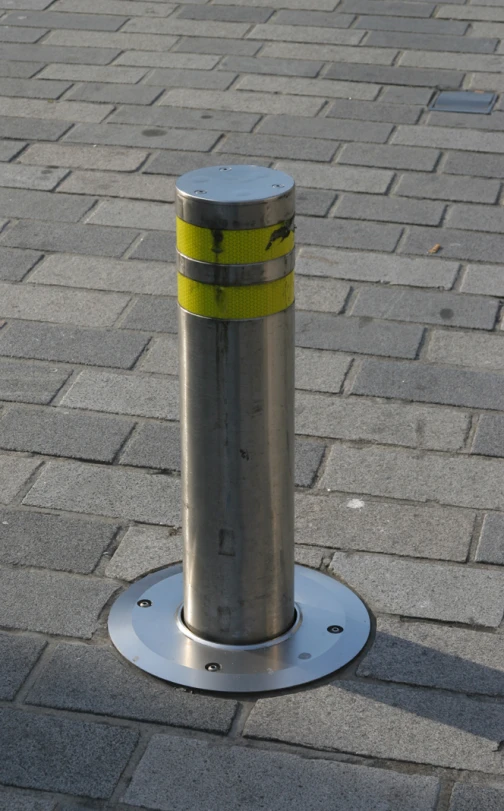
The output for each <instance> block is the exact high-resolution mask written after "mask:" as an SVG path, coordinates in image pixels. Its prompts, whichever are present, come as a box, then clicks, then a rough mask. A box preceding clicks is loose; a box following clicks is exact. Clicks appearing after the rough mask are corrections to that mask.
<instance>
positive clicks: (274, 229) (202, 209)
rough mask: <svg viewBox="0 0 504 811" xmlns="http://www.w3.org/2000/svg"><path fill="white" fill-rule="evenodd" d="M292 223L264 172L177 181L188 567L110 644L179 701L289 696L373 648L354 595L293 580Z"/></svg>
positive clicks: (126, 601)
mask: <svg viewBox="0 0 504 811" xmlns="http://www.w3.org/2000/svg"><path fill="white" fill-rule="evenodd" d="M294 213H295V184H294V181H293V179H292V178H291V177H289V176H288V175H286V174H284V173H283V172H279V171H276V170H273V169H267V168H264V167H258V166H244V165H239V166H216V167H211V168H208V169H201V170H197V171H194V172H189V173H188V174H186V175H183V176H182V177H181V178H179V180H178V181H177V198H176V214H177V269H178V301H179V327H180V330H179V332H180V337H179V346H180V392H181V437H182V523H183V535H184V565H183V570H182V567H180V566H172V567H170V568H168V569H165V570H162V571H158V572H154V573H153V574H149V575H147V576H146V577H144V578H143V579H142V580H140V581H138V582H137V583H135V584H134V585H133V586H130V588H129V589H128V590H127V591H125V592H123V594H121V595H120V597H119V599H118V600H117V601H116V602H115V604H114V606H113V607H112V610H111V613H110V618H109V631H110V635H111V638H112V641H113V643H114V644H115V646H116V647H117V648H118V650H119V651H120V652H121V653H122V654H123V655H124V656H125V657H126V658H127V659H129V660H130V661H132V662H134V663H135V664H136V665H137V666H138V667H140V668H141V669H143V670H145V671H147V672H149V673H152V674H153V675H155V676H158V677H160V678H163V679H165V680H167V681H172V682H175V683H178V684H183V685H185V686H188V687H193V688H200V689H207V690H211V691H218V692H231V693H251V692H261V691H271V690H279V689H284V688H291V687H294V686H296V685H299V684H303V683H306V682H310V681H314V680H316V679H320V678H322V677H323V676H327V675H328V674H330V673H332V672H333V671H335V670H337V669H339V668H341V667H342V666H344V665H345V664H347V663H348V662H349V661H350V660H351V659H353V658H354V657H355V656H356V655H357V654H358V653H359V652H360V651H361V650H362V648H363V647H364V645H365V643H366V641H367V639H368V636H369V632H370V620H369V614H368V612H367V610H366V608H365V606H364V604H363V603H362V602H361V600H360V599H359V598H358V597H357V596H356V595H355V594H354V593H353V592H352V591H351V590H350V589H348V588H347V587H346V586H343V585H342V584H340V583H338V582H337V581H335V580H333V579H332V578H331V577H329V576H327V575H324V574H322V573H320V572H317V571H313V570H311V569H307V568H305V567H302V566H295V565H294ZM145 605H148V606H149V611H143V610H142V606H145ZM336 629H338V630H337V631H336ZM343 629H345V630H344V633H342V631H343ZM328 631H329V632H330V633H327V632H328Z"/></svg>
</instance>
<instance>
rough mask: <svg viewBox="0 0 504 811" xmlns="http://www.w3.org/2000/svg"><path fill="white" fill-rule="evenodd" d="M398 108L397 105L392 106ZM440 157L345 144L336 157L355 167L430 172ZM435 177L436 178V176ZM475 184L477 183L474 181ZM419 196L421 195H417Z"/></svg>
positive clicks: (419, 150) (419, 149) (434, 153)
mask: <svg viewBox="0 0 504 811" xmlns="http://www.w3.org/2000/svg"><path fill="white" fill-rule="evenodd" d="M394 106H395V107H398V106H399V105H397V104H396V105H394ZM440 155H441V153H440V151H439V150H437V149H424V148H423V147H414V146H390V145H389V144H380V145H376V146H375V145H374V144H373V145H371V144H370V145H368V144H345V146H344V147H343V149H342V150H341V152H340V153H339V155H338V163H349V164H354V165H356V166H381V167H383V168H384V169H419V170H421V171H424V172H431V171H432V170H433V169H434V167H435V166H436V163H437V162H438V160H439V156H440ZM435 177H438V176H437V175H436V176H435ZM476 182H477V181H476ZM419 196H421V195H419Z"/></svg>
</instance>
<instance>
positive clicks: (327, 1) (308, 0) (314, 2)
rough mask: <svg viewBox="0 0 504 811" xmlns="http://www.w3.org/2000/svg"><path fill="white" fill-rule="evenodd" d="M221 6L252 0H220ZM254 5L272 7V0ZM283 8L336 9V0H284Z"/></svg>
mask: <svg viewBox="0 0 504 811" xmlns="http://www.w3.org/2000/svg"><path fill="white" fill-rule="evenodd" d="M219 5H221V6H249V5H250V0H220V2H219ZM254 6H261V7H262V6H266V7H267V8H271V0H254ZM282 8H294V9H307V10H310V11H311V10H312V9H313V10H315V9H320V10H321V11H334V8H335V0H282Z"/></svg>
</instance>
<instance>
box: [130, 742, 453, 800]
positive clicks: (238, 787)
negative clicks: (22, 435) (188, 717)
mask: <svg viewBox="0 0 504 811" xmlns="http://www.w3.org/2000/svg"><path fill="white" fill-rule="evenodd" d="M166 763H170V764H172V767H173V769H174V770H175V771H176V772H177V773H179V774H180V775H181V779H180V781H179V782H178V783H177V785H174V784H173V782H172V781H171V780H170V779H169V778H168V776H167V771H166V769H164V768H163V767H162V764H166ZM258 774H260V775H261V787H260V788H259V787H258V785H257V782H256V777H257V775H258ZM334 785H337V786H338V791H337V792H336V793H335V792H334V791H333V789H332V787H333V786H334ZM436 795H437V782H436V780H435V779H434V778H427V777H410V776H409V775H408V776H406V775H399V774H393V773H392V772H389V771H385V770H379V769H365V768H364V767H362V766H350V765H349V764H346V763H345V764H344V763H335V762H331V761H327V760H314V759H305V758H301V757H299V756H298V755H292V754H286V753H284V752H270V751H267V752H266V751H260V750H258V749H252V748H250V747H242V746H241V747H238V746H234V747H229V746H228V747H224V746H216V745H215V744H212V743H210V742H208V741H199V740H189V739H188V738H175V737H171V736H170V737H168V736H164V735H156V736H154V738H152V740H151V741H150V743H149V746H148V748H147V751H146V753H145V755H144V756H143V758H142V760H141V762H140V765H139V766H138V767H137V769H136V772H135V774H134V775H133V780H132V782H131V784H130V786H129V788H128V790H127V792H126V795H125V800H126V802H127V803H131V804H132V805H138V804H140V805H142V806H144V805H146V806H148V807H153V808H159V809H161V810H162V811H183V809H185V808H188V807H191V808H194V809H196V808H198V809H199V808H204V806H205V805H206V804H207V803H210V804H213V805H218V806H219V808H220V809H222V811H232V809H236V808H237V807H239V804H240V803H241V802H242V800H241V798H242V797H243V796H247V797H251V798H255V799H254V800H253V802H256V804H258V807H260V804H261V803H263V801H264V800H265V798H268V799H267V802H268V808H269V809H271V811H286V809H288V808H290V807H293V806H295V805H296V803H297V804H298V805H301V806H302V807H303V808H306V809H309V811H322V809H324V808H327V807H328V803H331V806H332V808H333V809H334V811H344V809H348V808H355V809H357V808H359V807H361V808H371V807H372V804H376V803H381V804H383V803H388V804H389V809H390V811H399V809H400V810H401V811H432V809H434V803H435V799H436ZM382 798H383V799H382ZM392 798H393V799H392ZM188 803H189V804H190V806H188ZM384 807H385V806H384Z"/></svg>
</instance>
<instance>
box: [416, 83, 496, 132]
mask: <svg viewBox="0 0 504 811" xmlns="http://www.w3.org/2000/svg"><path fill="white" fill-rule="evenodd" d="M487 75H488V74H487ZM490 75H492V74H490ZM423 123H424V124H428V125H429V126H432V127H460V128H462V129H470V130H497V131H502V130H504V113H499V112H496V111H493V113H492V115H491V116H486V115H482V116H474V115H472V114H470V113H442V112H440V111H437V110H436V111H433V112H432V113H429V115H428V116H427V117H426V119H425V121H424V122H423Z"/></svg>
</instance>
